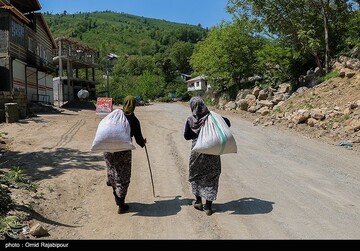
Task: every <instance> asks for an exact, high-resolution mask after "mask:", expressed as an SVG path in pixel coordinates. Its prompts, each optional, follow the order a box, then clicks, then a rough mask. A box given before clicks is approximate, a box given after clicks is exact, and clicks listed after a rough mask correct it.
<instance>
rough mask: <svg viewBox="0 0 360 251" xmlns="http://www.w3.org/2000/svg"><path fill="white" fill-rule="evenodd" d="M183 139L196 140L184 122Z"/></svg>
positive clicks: (195, 136) (187, 122)
mask: <svg viewBox="0 0 360 251" xmlns="http://www.w3.org/2000/svg"><path fill="white" fill-rule="evenodd" d="M184 138H185V139H186V140H190V139H196V138H197V135H196V134H195V133H194V132H193V130H191V127H190V124H189V121H188V120H186V124H185V130H184Z"/></svg>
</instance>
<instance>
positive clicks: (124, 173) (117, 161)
mask: <svg viewBox="0 0 360 251" xmlns="http://www.w3.org/2000/svg"><path fill="white" fill-rule="evenodd" d="M104 159H105V163H106V169H107V184H108V186H112V188H113V190H114V192H115V193H116V195H117V196H118V197H119V198H125V196H126V194H127V191H128V187H129V184H130V177H131V150H129V151H122V152H114V153H104Z"/></svg>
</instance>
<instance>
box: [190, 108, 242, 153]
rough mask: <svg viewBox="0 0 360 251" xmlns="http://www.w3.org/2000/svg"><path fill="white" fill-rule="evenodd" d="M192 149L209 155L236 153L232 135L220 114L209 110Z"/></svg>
mask: <svg viewBox="0 0 360 251" xmlns="http://www.w3.org/2000/svg"><path fill="white" fill-rule="evenodd" d="M192 150H193V151H196V152H199V153H205V154H211V155H222V154H227V153H237V146H236V142H235V139H234V136H233V134H232V132H231V130H230V128H229V127H228V125H227V124H226V122H225V120H224V119H223V117H222V116H221V115H219V114H217V113H215V112H212V111H210V114H209V116H208V118H207V119H206V121H205V123H204V125H203V126H202V127H201V129H200V133H199V137H198V139H197V142H196V144H195V146H194V148H193V149H192Z"/></svg>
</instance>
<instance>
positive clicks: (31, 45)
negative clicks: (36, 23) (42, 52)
mask: <svg viewBox="0 0 360 251" xmlns="http://www.w3.org/2000/svg"><path fill="white" fill-rule="evenodd" d="M36 49H37V48H36V45H35V41H34V39H32V38H31V37H29V38H28V50H29V51H31V52H33V53H35V52H36Z"/></svg>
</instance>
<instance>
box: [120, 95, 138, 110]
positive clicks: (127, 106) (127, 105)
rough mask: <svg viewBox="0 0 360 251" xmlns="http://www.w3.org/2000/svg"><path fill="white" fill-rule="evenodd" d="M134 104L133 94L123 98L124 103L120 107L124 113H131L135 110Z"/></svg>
mask: <svg viewBox="0 0 360 251" xmlns="http://www.w3.org/2000/svg"><path fill="white" fill-rule="evenodd" d="M135 106H136V100H135V98H134V97H133V96H130V95H129V96H126V97H125V98H124V105H123V108H122V109H123V111H124V113H125V115H131V114H133V113H134V110H135Z"/></svg>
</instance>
